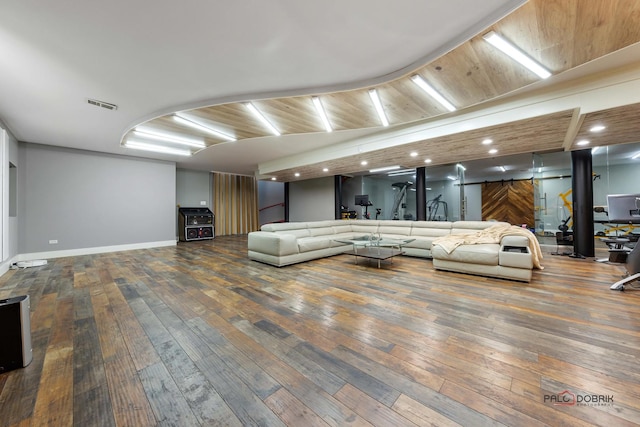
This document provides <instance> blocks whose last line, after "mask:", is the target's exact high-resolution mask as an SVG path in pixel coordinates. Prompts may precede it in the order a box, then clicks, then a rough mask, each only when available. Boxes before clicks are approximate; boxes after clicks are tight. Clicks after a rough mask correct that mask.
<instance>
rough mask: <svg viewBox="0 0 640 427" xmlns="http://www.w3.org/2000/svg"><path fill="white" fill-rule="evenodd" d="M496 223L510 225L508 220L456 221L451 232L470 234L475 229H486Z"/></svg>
mask: <svg viewBox="0 0 640 427" xmlns="http://www.w3.org/2000/svg"><path fill="white" fill-rule="evenodd" d="M494 225H510V224H509V223H506V222H498V221H455V222H454V223H453V224H451V234H468V233H473V232H474V231H478V230H484V229H485V228H489V227H493V226H494Z"/></svg>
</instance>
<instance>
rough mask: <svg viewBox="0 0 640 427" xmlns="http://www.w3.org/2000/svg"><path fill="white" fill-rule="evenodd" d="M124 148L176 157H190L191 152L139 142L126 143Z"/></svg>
mask: <svg viewBox="0 0 640 427" xmlns="http://www.w3.org/2000/svg"><path fill="white" fill-rule="evenodd" d="M124 146H125V147H126V148H133V149H134V150H143V151H153V152H156V153H164V154H175V155H176V156H190V155H191V151H189V150H180V149H179V148H171V147H165V146H162V145H154V144H147V143H144V142H139V141H129V140H128V141H127V142H126V143H125V145H124Z"/></svg>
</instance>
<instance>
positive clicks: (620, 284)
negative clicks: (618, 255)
mask: <svg viewBox="0 0 640 427" xmlns="http://www.w3.org/2000/svg"><path fill="white" fill-rule="evenodd" d="M625 266H626V269H627V277H625V278H624V279H622V280H619V281H617V282H616V283H614V284H613V285H611V287H610V288H609V289H611V290H614V291H624V287H625V285H628V284H630V283H632V282H633V281H635V280H640V244H638V242H636V245H635V246H634V247H633V249H631V251H630V252H629V254H628V255H627V262H626V264H625Z"/></svg>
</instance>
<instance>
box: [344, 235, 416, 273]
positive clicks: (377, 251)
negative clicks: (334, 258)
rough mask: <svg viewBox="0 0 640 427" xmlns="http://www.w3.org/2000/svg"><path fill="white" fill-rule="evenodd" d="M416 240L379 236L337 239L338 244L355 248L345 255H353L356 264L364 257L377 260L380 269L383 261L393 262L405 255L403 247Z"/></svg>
mask: <svg viewBox="0 0 640 427" xmlns="http://www.w3.org/2000/svg"><path fill="white" fill-rule="evenodd" d="M414 240H415V239H391V238H387V237H380V236H379V235H377V236H376V235H366V236H359V237H354V238H353V239H335V241H336V242H338V243H345V244H349V245H352V246H353V249H352V250H350V251H346V252H344V253H345V254H348V255H353V256H354V259H355V263H356V264H357V263H358V257H363V258H368V259H374V260H377V261H378V268H380V261H382V260H386V259H391V261H392V262H393V257H395V256H398V255H402V254H403V253H404V251H403V250H402V247H403V246H404V245H406V244H407V243H411V242H413V241H414Z"/></svg>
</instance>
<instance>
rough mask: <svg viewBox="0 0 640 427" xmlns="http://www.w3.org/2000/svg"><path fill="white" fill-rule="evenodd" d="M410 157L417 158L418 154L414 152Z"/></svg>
mask: <svg viewBox="0 0 640 427" xmlns="http://www.w3.org/2000/svg"><path fill="white" fill-rule="evenodd" d="M410 155H411V157H418V153H417V152H415V151H412V152H411V154H410Z"/></svg>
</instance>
